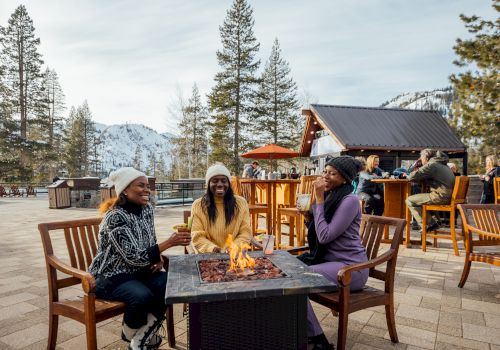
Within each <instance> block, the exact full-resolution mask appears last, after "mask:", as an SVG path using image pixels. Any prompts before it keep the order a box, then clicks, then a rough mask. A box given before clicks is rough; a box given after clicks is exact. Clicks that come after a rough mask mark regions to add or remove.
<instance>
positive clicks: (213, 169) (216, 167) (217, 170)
mask: <svg viewBox="0 0 500 350" xmlns="http://www.w3.org/2000/svg"><path fill="white" fill-rule="evenodd" d="M217 175H224V176H225V177H227V179H228V180H231V173H230V172H229V170H228V169H227V168H226V166H225V165H224V164H222V163H215V164H213V165H211V166H210V168H208V170H207V174H206V175H205V185H206V186H208V182H209V181H210V179H211V178H212V177H214V176H217Z"/></svg>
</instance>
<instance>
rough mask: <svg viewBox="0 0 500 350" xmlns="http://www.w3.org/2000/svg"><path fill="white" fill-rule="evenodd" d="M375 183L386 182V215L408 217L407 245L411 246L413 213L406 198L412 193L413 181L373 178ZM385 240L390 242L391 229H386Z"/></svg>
mask: <svg viewBox="0 0 500 350" xmlns="http://www.w3.org/2000/svg"><path fill="white" fill-rule="evenodd" d="M370 181H372V182H375V183H381V184H384V216H389V217H393V218H401V219H406V238H405V245H406V247H411V241H410V223H411V214H410V210H409V209H408V207H407V205H406V202H405V200H406V198H408V196H410V195H411V181H409V180H408V179H373V180H370ZM383 242H385V243H387V242H390V240H389V231H388V230H386V231H384V239H383Z"/></svg>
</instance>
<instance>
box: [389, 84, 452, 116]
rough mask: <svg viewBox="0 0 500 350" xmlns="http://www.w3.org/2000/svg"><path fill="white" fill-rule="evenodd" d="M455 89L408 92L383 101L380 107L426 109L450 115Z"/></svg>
mask: <svg viewBox="0 0 500 350" xmlns="http://www.w3.org/2000/svg"><path fill="white" fill-rule="evenodd" d="M452 100H453V89H452V88H451V86H449V87H446V88H444V89H435V90H432V91H419V92H413V93H410V92H407V93H403V94H401V95H398V96H396V97H394V98H393V99H391V100H389V101H386V102H384V103H382V105H381V106H380V107H385V108H406V109H426V110H433V111H438V112H440V113H441V114H442V115H443V116H444V117H446V118H448V117H449V115H450V107H451V102H452Z"/></svg>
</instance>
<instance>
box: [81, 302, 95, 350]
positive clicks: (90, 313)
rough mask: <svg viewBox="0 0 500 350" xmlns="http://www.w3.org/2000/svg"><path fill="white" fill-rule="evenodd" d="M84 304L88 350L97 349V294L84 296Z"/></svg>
mask: <svg viewBox="0 0 500 350" xmlns="http://www.w3.org/2000/svg"><path fill="white" fill-rule="evenodd" d="M83 305H84V308H85V333H86V335H87V350H96V349H97V332H96V322H95V309H94V307H95V295H93V294H89V295H84V296H83Z"/></svg>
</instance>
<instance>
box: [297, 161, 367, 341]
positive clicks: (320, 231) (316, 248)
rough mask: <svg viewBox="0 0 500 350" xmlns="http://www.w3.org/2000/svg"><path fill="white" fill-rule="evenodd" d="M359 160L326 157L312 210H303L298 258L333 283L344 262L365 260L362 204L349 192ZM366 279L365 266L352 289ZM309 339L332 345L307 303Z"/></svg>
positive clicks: (358, 274)
mask: <svg viewBox="0 0 500 350" xmlns="http://www.w3.org/2000/svg"><path fill="white" fill-rule="evenodd" d="M361 166H362V165H361V162H359V161H358V160H356V159H354V158H352V157H350V156H340V157H336V158H333V159H331V160H329V161H328V162H327V164H326V167H325V170H324V172H323V176H322V177H320V178H318V179H317V180H316V181H315V182H314V195H313V197H314V200H313V204H312V212H309V213H307V214H306V224H307V226H308V233H307V237H308V242H309V248H310V252H309V253H306V254H303V255H301V256H299V259H300V260H302V261H303V262H305V263H306V264H308V265H310V268H311V269H312V270H313V271H315V272H318V273H320V274H322V275H323V276H325V277H326V278H327V279H329V280H330V281H332V282H334V283H335V284H337V283H338V281H337V273H338V271H339V270H340V269H341V268H342V267H344V266H346V265H351V264H356V263H361V262H366V261H367V260H368V259H367V256H366V251H365V248H364V246H363V244H362V243H361V239H360V237H359V226H360V222H361V208H360V205H359V199H358V198H357V197H356V195H354V194H352V189H353V187H352V185H351V182H352V180H353V179H354V178H355V177H356V175H357V174H358V172H359V170H360V169H361ZM367 280H368V269H364V270H361V271H358V272H354V273H353V274H352V282H351V286H350V288H351V291H356V290H360V289H362V288H363V287H364V285H365V283H366V281H367ZM307 307H308V310H307V321H308V336H309V342H310V343H312V344H314V348H313V349H314V350H322V349H334V347H333V345H332V344H330V343H329V342H328V340H327V338H326V336H325V334H324V333H323V330H322V329H321V325H320V323H319V321H318V319H317V318H316V315H315V314H314V310H313V308H312V306H311V304H310V302H309V303H308V306H307Z"/></svg>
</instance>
